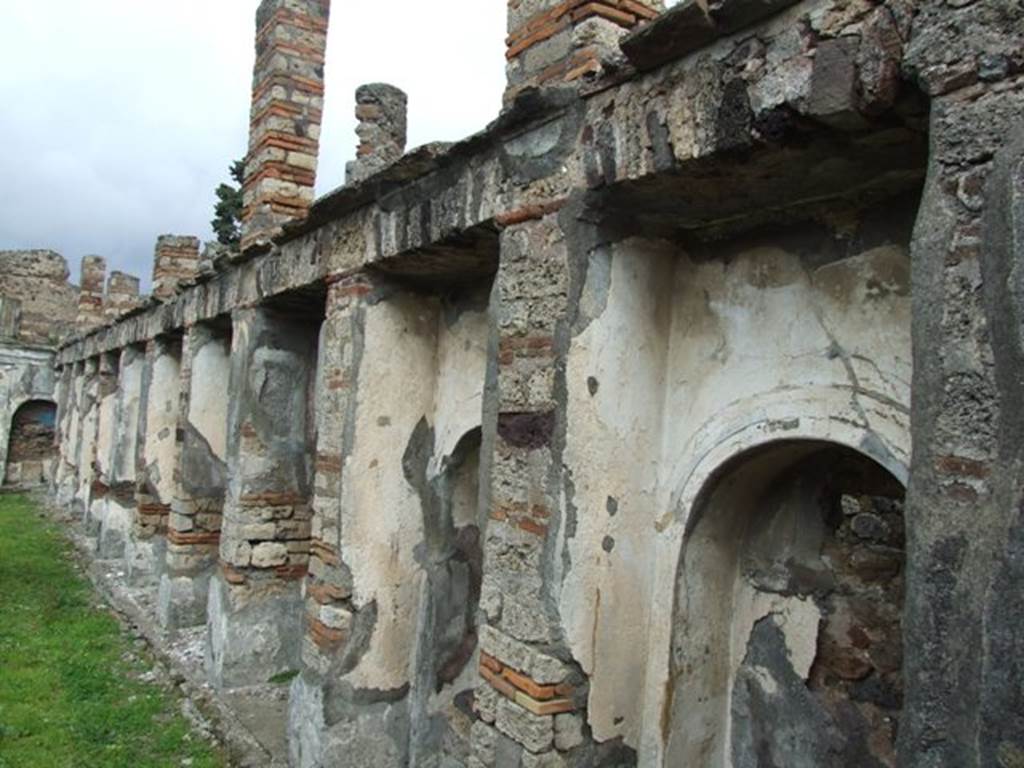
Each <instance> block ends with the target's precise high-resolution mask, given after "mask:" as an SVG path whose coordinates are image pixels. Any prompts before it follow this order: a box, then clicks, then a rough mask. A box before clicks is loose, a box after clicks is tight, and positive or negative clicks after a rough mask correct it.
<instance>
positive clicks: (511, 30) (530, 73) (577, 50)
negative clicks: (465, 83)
mask: <svg viewBox="0 0 1024 768" xmlns="http://www.w3.org/2000/svg"><path fill="white" fill-rule="evenodd" d="M662 10H664V3H663V2H662V0H597V2H594V1H593V0H509V3H508V38H506V43H507V45H508V48H507V50H506V51H505V58H506V59H507V60H508V66H507V75H508V83H507V86H506V89H505V102H506V103H509V102H511V101H513V100H514V99H515V97H516V96H517V95H518V94H519V93H520V92H521V91H522V90H524V89H526V88H551V87H560V86H566V85H572V84H574V83H576V82H578V81H579V80H580V79H581V78H583V77H584V76H586V75H595V74H599V73H600V72H602V71H603V70H604V69H605V68H606V67H607V66H608V65H609V64H614V63H615V62H617V60H618V59H619V57H620V53H619V48H618V43H619V38H621V37H622V36H623V35H624V34H625V33H626V32H628V31H629V30H630V29H632V28H633V27H635V26H637V25H638V24H640V23H643V22H644V21H646V20H648V19H652V18H654V17H655V16H657V15H658V14H659V13H660V12H661V11H662Z"/></svg>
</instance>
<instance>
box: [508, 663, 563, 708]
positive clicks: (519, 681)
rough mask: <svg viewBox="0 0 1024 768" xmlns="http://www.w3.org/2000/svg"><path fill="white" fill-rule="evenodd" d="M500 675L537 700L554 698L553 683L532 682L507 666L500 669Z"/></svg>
mask: <svg viewBox="0 0 1024 768" xmlns="http://www.w3.org/2000/svg"><path fill="white" fill-rule="evenodd" d="M501 675H502V677H504V678H505V679H506V680H508V681H509V682H510V683H512V685H514V686H515V687H516V688H517V689H518V690H520V691H522V692H524V693H526V694H527V695H528V696H530V697H531V698H534V699H539V700H547V699H553V698H555V686H553V685H541V684H540V683H536V682H534V681H533V680H531V679H530V678H529V677H527V676H526V675H524V674H521V673H519V672H516V671H515V670H514V669H510V668H507V667H506V668H505V669H503V670H502V672H501Z"/></svg>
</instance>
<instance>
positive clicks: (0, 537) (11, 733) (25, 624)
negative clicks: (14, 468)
mask: <svg viewBox="0 0 1024 768" xmlns="http://www.w3.org/2000/svg"><path fill="white" fill-rule="evenodd" d="M69 550H70V547H69V545H68V544H67V542H66V541H65V540H64V539H63V538H62V537H61V536H60V534H59V533H58V532H57V530H56V529H55V528H54V526H53V525H52V524H51V523H50V522H48V521H47V520H45V519H43V518H42V517H40V515H39V514H38V511H37V510H36V508H35V505H34V504H33V503H32V502H31V501H30V500H29V499H27V498H25V497H23V496H9V495H0V768H65V767H66V768H93V767H94V766H95V768H122V767H123V768H164V767H165V766H167V767H169V766H182V765H191V766H192V768H215V767H216V766H223V765H224V763H223V761H222V760H221V758H220V757H219V756H218V755H217V754H215V752H214V750H213V748H212V747H211V746H210V745H209V744H208V743H207V742H205V741H204V740H203V739H202V738H201V737H199V736H197V735H195V734H193V733H191V731H190V727H189V724H188V721H186V720H185V718H184V717H183V716H182V715H181V713H180V711H179V709H178V705H177V701H176V699H175V696H174V695H173V694H172V693H171V692H170V691H168V690H166V689H164V688H161V687H160V686H158V685H154V684H152V683H146V682H143V681H141V680H139V676H140V675H142V674H143V673H145V672H146V671H148V669H149V668H150V665H149V664H147V663H146V662H145V660H143V659H142V658H140V657H139V655H138V654H137V653H135V651H134V648H133V644H132V642H131V640H130V639H129V638H128V637H127V636H126V635H124V634H123V633H122V631H121V627H120V626H119V624H118V623H117V621H116V620H115V619H114V617H113V616H112V615H110V614H109V613H108V612H106V611H104V610H102V609H97V608H96V607H94V601H95V598H94V595H93V591H92V587H91V585H90V584H89V582H88V581H87V580H86V579H85V578H83V577H82V576H81V575H79V573H78V572H77V571H76V570H75V568H74V566H73V564H72V560H71V553H70V551H69Z"/></svg>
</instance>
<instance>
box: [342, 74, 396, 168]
mask: <svg viewBox="0 0 1024 768" xmlns="http://www.w3.org/2000/svg"><path fill="white" fill-rule="evenodd" d="M407 109H408V97H406V95H405V92H404V91H401V90H400V89H398V88H396V87H395V86H393V85H388V84H387V83H371V84H370V85H361V86H359V88H358V89H356V119H357V120H358V121H359V124H358V125H357V126H356V135H357V136H358V137H359V147H358V148H357V149H356V159H355V160H353V161H352V162H350V163H349V164H348V165H346V166H345V183H346V184H353V183H356V182H359V181H362V180H363V179H365V178H367V177H369V176H372V175H373V174H375V173H377V172H378V171H381V170H383V169H384V168H387V167H388V166H389V165H391V164H392V163H394V162H396V161H397V160H399V159H400V158H401V157H402V155H403V154H404V153H405V140H406V112H407Z"/></svg>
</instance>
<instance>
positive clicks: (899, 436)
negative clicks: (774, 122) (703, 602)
mask: <svg viewBox="0 0 1024 768" xmlns="http://www.w3.org/2000/svg"><path fill="white" fill-rule="evenodd" d="M862 229H863V231H862V233H861V235H860V237H859V238H858V240H857V243H851V242H849V241H848V240H844V239H843V238H840V237H838V236H834V235H832V234H830V233H825V232H823V230H822V228H821V227H820V226H818V225H812V224H808V225H803V226H800V225H798V226H794V227H793V228H792V229H791V230H790V231H788V232H787V233H786V236H785V237H782V236H772V235H769V234H754V235H750V236H746V237H744V238H742V239H737V240H735V241H728V242H725V243H723V244H720V245H716V246H713V247H705V246H699V247H696V248H693V249H689V250H687V249H683V248H681V247H678V246H673V245H670V244H667V243H655V242H650V241H644V240H639V239H632V240H627V241H623V242H620V243H618V244H616V245H613V246H611V247H609V248H608V249H607V250H605V249H597V250H595V251H594V252H592V253H591V254H590V255H589V257H588V263H587V272H586V275H585V281H584V287H583V291H582V293H581V296H580V301H579V307H578V312H577V318H576V320H575V323H574V327H573V329H572V330H573V337H572V342H571V346H570V352H569V359H568V363H567V371H566V388H567V404H566V408H567V425H568V426H567V437H566V448H565V464H566V468H567V470H568V471H569V473H570V474H569V475H568V476H567V484H566V494H567V495H566V502H567V504H568V505H569V506H568V515H567V523H566V528H565V531H564V533H565V536H566V543H565V546H564V549H563V556H562V558H561V561H560V563H559V564H558V565H556V567H557V568H561V569H562V574H563V577H562V580H561V583H562V589H561V592H560V596H559V608H560V611H561V615H562V618H563V624H564V629H565V631H566V634H567V636H568V637H569V639H570V643H571V648H572V651H573V655H574V657H575V658H576V659H577V660H578V661H579V662H580V664H581V665H582V667H583V669H584V671H586V672H587V673H588V674H589V675H590V694H589V702H588V720H589V724H590V726H591V728H592V729H593V731H594V735H595V738H597V739H598V740H610V739H615V738H620V737H621V738H623V739H624V740H625V742H626V743H627V744H629V745H631V746H637V747H640V748H641V752H642V754H645V755H651V756H652V759H659V758H658V757H657V756H658V755H659V754H660V750H661V746H659V744H660V738H661V737H660V735H659V728H658V725H657V722H656V721H657V718H658V715H657V714H656V713H657V711H658V706H659V705H658V704H655V703H654V702H658V701H661V700H662V699H663V696H662V694H660V693H659V691H664V685H665V683H664V678H663V677H662V675H663V674H665V673H664V672H662V671H658V672H657V673H655V677H654V678H652V677H651V674H652V667H651V663H650V659H649V658H647V657H644V656H641V655H639V654H637V653H636V652H635V649H636V648H638V647H652V649H653V650H652V655H653V656H655V657H657V656H658V654H660V653H661V650H659V648H665V649H667V644H668V639H667V638H668V633H667V624H668V623H669V622H668V620H667V619H666V617H665V615H664V613H665V610H666V606H667V605H668V602H667V598H666V597H665V596H666V595H667V594H671V593H672V592H673V586H672V579H673V576H671V575H670V574H671V573H674V571H670V570H669V569H671V568H674V563H675V559H676V558H677V557H678V552H679V547H680V546H681V541H682V538H681V535H682V534H681V531H682V528H681V525H682V523H683V520H684V519H685V513H684V511H683V509H682V508H681V507H680V488H682V487H683V486H685V485H686V484H687V482H688V480H689V479H690V478H692V476H693V474H694V472H695V468H696V467H698V466H699V465H701V463H702V462H703V461H705V460H707V458H708V456H710V455H711V454H712V453H714V452H720V453H721V454H722V455H723V458H724V457H725V456H727V455H728V454H729V453H730V452H735V451H739V450H742V449H743V447H744V446H748V445H750V444H751V443H752V442H757V441H760V440H763V439H768V438H770V437H775V436H778V437H785V436H786V435H787V433H792V434H794V435H798V434H800V433H801V430H802V429H804V430H809V431H810V432H812V433H818V432H820V433H821V434H823V435H824V436H825V437H829V436H831V435H834V436H835V437H836V438H837V439H838V440H839V441H840V442H842V443H844V444H852V445H854V446H860V445H862V444H863V449H864V450H865V452H866V453H868V454H869V455H872V456H873V457H874V458H875V459H876V460H878V461H880V462H882V463H884V464H885V465H886V466H889V467H893V468H895V469H894V472H895V474H897V475H898V476H900V478H901V479H904V478H905V473H906V463H907V461H908V459H909V416H908V413H909V410H908V409H909V382H910V373H911V370H910V296H909V256H908V254H907V250H906V247H905V245H904V244H901V242H900V241H899V238H898V237H894V236H889V234H888V232H889V230H885V231H874V230H872V229H871V225H870V224H864V225H862ZM867 232H871V234H870V236H869V235H868V234H866V233H867ZM859 243H863V245H859ZM673 553H674V554H673ZM637 595H646V596H647V598H646V599H637ZM805 619H806V617H803V618H802V619H800V620H801V621H803V620H805ZM660 643H664V644H665V645H663V646H661V645H660ZM624 691H629V692H631V693H629V694H624V693H623V692H624ZM648 740H650V745H648V746H645V743H646V742H647V741H648ZM648 748H649V749H650V751H645V750H647V749H648Z"/></svg>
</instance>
